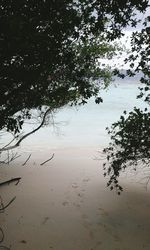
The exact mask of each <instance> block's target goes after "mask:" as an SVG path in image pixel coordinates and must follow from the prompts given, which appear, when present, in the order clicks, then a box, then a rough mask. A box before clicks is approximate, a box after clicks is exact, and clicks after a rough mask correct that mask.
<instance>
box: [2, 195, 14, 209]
mask: <svg viewBox="0 0 150 250" xmlns="http://www.w3.org/2000/svg"><path fill="white" fill-rule="evenodd" d="M15 199H16V196H15V197H13V198H12V199H11V200H10V201H9V202H8V203H7V204H6V205H5V206H4V205H3V206H2V208H0V211H4V210H5V209H6V208H7V207H9V205H10V204H11V203H12V202H13V201H14V200H15ZM2 204H3V203H2Z"/></svg>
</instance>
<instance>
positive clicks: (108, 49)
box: [0, 0, 148, 133]
mask: <svg viewBox="0 0 150 250" xmlns="http://www.w3.org/2000/svg"><path fill="white" fill-rule="evenodd" d="M147 5H148V1H147V0H144V1H125V0H124V1H121V4H120V1H119V0H117V1H110V0H109V1H108V0H106V1H105V2H104V1H99V0H96V1H95V0H91V1H90V2H89V1H87V0H78V1H74V0H61V1H60V0H52V1H49V0H39V1H35V0H30V1H29V0H1V3H0V23H1V27H0V129H3V128H6V129H7V130H8V131H12V132H14V133H17V132H19V131H20V129H21V127H22V124H23V122H24V119H26V118H31V116H32V114H31V112H30V110H31V109H33V108H38V109H40V108H41V107H42V106H43V105H48V106H49V107H50V108H51V109H54V108H59V107H61V106H63V105H65V104H68V103H75V104H76V103H85V102H86V100H87V99H88V98H90V97H91V96H97V97H98V92H99V88H100V87H101V86H103V84H104V85H105V84H108V81H109V79H110V73H109V71H108V70H107V69H104V68H100V67H99V64H98V58H99V57H106V56H108V57H110V56H111V55H112V54H113V53H115V48H114V47H112V46H110V44H109V41H112V40H114V39H115V38H116V37H120V36H121V35H122V28H123V27H125V26H127V25H129V24H130V25H131V26H135V25H136V24H137V22H138V20H136V18H135V16H134V10H137V11H141V12H143V11H144V10H145V9H146V7H147ZM100 101H101V99H100V97H98V99H96V102H100ZM18 112H19V114H18Z"/></svg>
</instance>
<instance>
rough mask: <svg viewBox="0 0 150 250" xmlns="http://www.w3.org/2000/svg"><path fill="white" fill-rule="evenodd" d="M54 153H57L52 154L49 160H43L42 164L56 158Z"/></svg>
mask: <svg viewBox="0 0 150 250" xmlns="http://www.w3.org/2000/svg"><path fill="white" fill-rule="evenodd" d="M54 155H55V154H52V156H51V158H49V159H48V160H46V161H44V162H42V163H41V164H40V165H41V166H42V165H44V164H45V163H46V162H48V161H50V160H52V159H53V158H54Z"/></svg>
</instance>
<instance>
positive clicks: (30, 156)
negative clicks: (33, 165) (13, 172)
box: [22, 154, 31, 166]
mask: <svg viewBox="0 0 150 250" xmlns="http://www.w3.org/2000/svg"><path fill="white" fill-rule="evenodd" d="M30 157H31V154H30V155H29V156H28V158H27V159H26V160H25V162H24V163H23V164H22V166H25V165H26V163H27V162H28V160H29V159H30Z"/></svg>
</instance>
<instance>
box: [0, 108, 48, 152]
mask: <svg viewBox="0 0 150 250" xmlns="http://www.w3.org/2000/svg"><path fill="white" fill-rule="evenodd" d="M50 111H51V109H50V108H49V109H47V110H46V112H45V113H44V116H43V119H42V122H41V124H40V125H39V126H38V127H37V128H35V129H34V130H32V131H31V132H29V133H27V134H25V135H24V136H22V137H21V138H20V139H19V140H18V142H17V143H16V144H14V145H13V146H10V147H3V148H1V149H0V152H3V151H7V150H11V149H14V148H16V147H18V146H20V143H21V142H22V141H23V140H24V139H25V138H27V137H28V136H30V135H32V134H33V133H35V132H36V131H38V130H39V129H40V128H41V127H42V126H43V125H44V122H45V119H46V116H47V114H48V113H49V112H50Z"/></svg>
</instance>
